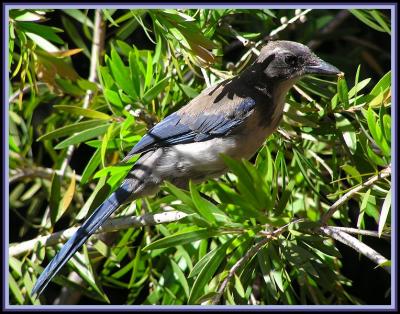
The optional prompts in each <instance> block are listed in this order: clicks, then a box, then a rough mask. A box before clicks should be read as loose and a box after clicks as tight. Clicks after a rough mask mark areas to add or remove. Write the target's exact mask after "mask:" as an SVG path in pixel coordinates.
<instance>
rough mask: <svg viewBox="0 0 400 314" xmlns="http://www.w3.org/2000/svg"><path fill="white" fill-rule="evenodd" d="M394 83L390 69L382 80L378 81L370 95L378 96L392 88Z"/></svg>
mask: <svg viewBox="0 0 400 314" xmlns="http://www.w3.org/2000/svg"><path fill="white" fill-rule="evenodd" d="M391 83H392V75H391V71H389V72H388V73H386V74H385V75H384V76H383V77H382V78H381V79H380V80H379V82H378V83H376V85H375V86H374V88H373V89H372V90H371V92H370V95H373V96H375V97H376V96H378V95H379V94H381V93H382V92H383V91H385V90H386V89H388V88H390V86H391Z"/></svg>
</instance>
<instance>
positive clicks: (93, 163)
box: [81, 148, 101, 184]
mask: <svg viewBox="0 0 400 314" xmlns="http://www.w3.org/2000/svg"><path fill="white" fill-rule="evenodd" d="M100 155H101V152H100V148H98V149H97V150H96V151H95V152H94V153H93V155H92V157H91V158H90V160H89V162H88V163H87V165H86V167H85V169H84V170H83V172H82V178H81V184H85V183H87V181H88V180H89V177H90V176H91V175H92V174H93V172H94V171H95V170H96V168H97V167H98V166H99V165H100V162H101V157H100Z"/></svg>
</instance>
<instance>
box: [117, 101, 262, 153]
mask: <svg viewBox="0 0 400 314" xmlns="http://www.w3.org/2000/svg"><path fill="white" fill-rule="evenodd" d="M255 104H256V102H255V100H254V99H252V98H250V97H247V98H245V99H243V100H242V101H241V102H240V103H239V105H238V106H236V107H235V109H234V110H233V111H232V112H230V113H228V114H226V113H225V114H223V113H213V114H206V113H201V114H198V115H196V116H195V117H193V118H192V117H190V118H185V119H184V121H182V116H181V115H180V114H179V112H175V113H173V114H171V115H169V116H167V117H166V118H165V119H164V120H162V121H161V122H160V123H158V124H156V125H155V126H154V127H153V128H152V129H151V130H150V131H149V132H148V133H147V134H146V135H145V136H143V138H142V139H141V140H140V141H139V142H138V143H137V144H136V145H135V147H133V148H132V150H131V151H130V152H129V154H128V155H127V156H126V157H125V158H124V160H127V159H129V158H130V157H131V156H132V155H134V154H139V153H143V152H146V151H149V150H152V149H155V148H157V147H165V146H171V145H176V144H187V143H193V142H201V141H207V140H209V139H211V138H214V137H220V136H224V135H227V134H229V132H231V131H232V130H233V129H234V128H235V127H237V126H239V125H240V124H241V123H242V122H243V121H244V119H245V118H246V117H247V116H248V115H249V114H250V113H251V111H252V110H253V109H254V107H255Z"/></svg>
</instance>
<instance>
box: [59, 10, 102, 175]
mask: <svg viewBox="0 0 400 314" xmlns="http://www.w3.org/2000/svg"><path fill="white" fill-rule="evenodd" d="M102 14H103V13H102V10H101V9H97V10H96V11H95V17H94V27H93V41H92V51H91V57H90V72H89V78H88V80H89V81H90V82H93V83H94V82H96V80H97V65H98V64H100V62H101V58H100V56H101V54H102V53H103V50H104V39H105V32H106V27H105V23H104V21H103V16H102ZM92 96H93V91H92V90H87V91H86V95H85V99H84V101H83V106H82V107H83V108H84V109H87V108H88V107H89V104H90V101H91V99H92ZM82 118H83V117H82V116H81V117H80V118H79V120H80V119H82ZM74 150H75V146H74V145H70V146H68V148H67V154H66V157H65V158H64V160H63V163H62V164H61V167H60V171H61V173H65V170H66V169H67V166H68V164H69V162H70V161H71V158H72V154H73V153H74Z"/></svg>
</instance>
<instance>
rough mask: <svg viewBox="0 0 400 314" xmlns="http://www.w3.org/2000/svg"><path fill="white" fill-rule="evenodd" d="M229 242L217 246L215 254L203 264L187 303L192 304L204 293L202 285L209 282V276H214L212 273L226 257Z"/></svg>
mask: <svg viewBox="0 0 400 314" xmlns="http://www.w3.org/2000/svg"><path fill="white" fill-rule="evenodd" d="M230 243H231V241H227V242H225V243H224V244H223V245H221V246H220V247H218V249H217V250H216V252H215V254H214V255H213V256H212V257H211V258H210V259H209V260H208V262H207V263H206V264H205V265H204V267H203V269H202V270H201V271H200V273H199V275H198V276H197V278H196V280H195V282H194V284H193V286H192V289H191V290H190V296H189V300H188V302H187V303H188V304H194V303H195V302H196V301H197V299H198V298H199V297H200V296H202V295H203V294H204V287H205V286H206V284H208V283H209V282H210V280H211V278H212V277H213V276H214V273H215V272H216V271H217V269H218V267H219V266H220V264H221V263H222V261H223V260H224V259H225V258H226V249H227V248H228V246H229V245H230Z"/></svg>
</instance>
